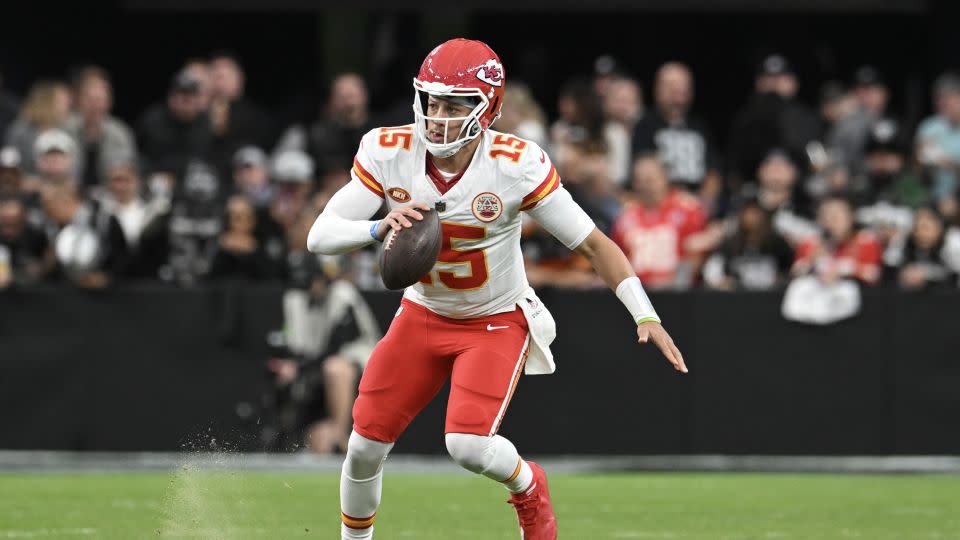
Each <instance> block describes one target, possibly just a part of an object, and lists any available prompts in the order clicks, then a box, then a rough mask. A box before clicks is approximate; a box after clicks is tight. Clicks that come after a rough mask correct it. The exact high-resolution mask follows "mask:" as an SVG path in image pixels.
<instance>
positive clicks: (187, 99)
mask: <svg viewBox="0 0 960 540" xmlns="http://www.w3.org/2000/svg"><path fill="white" fill-rule="evenodd" d="M200 91H201V87H200V81H199V80H197V79H196V78H195V77H194V76H193V75H192V74H191V73H190V72H189V71H186V70H184V71H181V72H180V73H178V74H177V75H176V76H175V77H174V78H173V80H172V81H171V83H170V89H169V91H168V93H167V101H166V103H157V104H154V105H152V106H151V107H150V108H148V109H147V111H146V112H145V113H144V114H143V116H142V117H141V118H140V122H139V123H138V128H137V141H138V142H139V143H140V145H141V154H142V158H143V168H144V172H145V173H146V174H148V175H150V174H162V175H164V176H165V177H167V178H168V179H170V180H176V179H179V178H181V177H182V176H183V174H184V172H185V171H186V167H187V163H188V162H189V161H190V160H191V159H192V158H205V157H207V154H208V153H209V150H210V144H211V140H212V137H213V134H212V133H211V131H210V120H209V118H208V117H207V113H206V112H205V111H204V110H203V101H202V96H201V94H200Z"/></svg>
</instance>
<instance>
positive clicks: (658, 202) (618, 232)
mask: <svg viewBox="0 0 960 540" xmlns="http://www.w3.org/2000/svg"><path fill="white" fill-rule="evenodd" d="M632 188H633V194H632V197H631V199H630V200H629V202H628V203H627V204H626V206H624V209H623V212H622V213H621V214H620V216H619V217H618V218H617V220H616V222H614V224H613V230H612V231H611V238H612V239H613V240H614V241H615V242H616V243H617V244H619V245H620V247H621V248H623V251H624V253H625V254H626V255H627V258H628V259H629V260H630V263H631V264H632V265H633V269H634V271H635V272H636V273H637V275H638V276H639V277H640V279H641V281H643V283H644V285H646V286H649V287H651V288H668V287H672V288H679V289H685V288H689V287H690V286H691V285H693V281H694V277H695V276H696V275H697V274H698V273H699V265H700V263H701V262H702V260H701V259H702V254H700V253H698V252H696V251H694V250H693V249H691V248H690V247H689V243H690V241H691V239H692V238H693V237H694V236H695V235H696V234H697V233H701V232H703V231H704V230H705V228H706V221H707V217H706V211H705V209H704V207H703V205H702V204H701V203H700V201H699V200H698V199H697V198H696V197H694V196H692V195H690V194H689V193H687V192H686V191H684V190H682V189H678V188H673V187H671V186H670V181H669V178H668V176H667V171H666V168H665V167H664V165H663V163H662V162H661V161H660V159H659V158H658V157H657V156H656V155H655V154H640V156H639V157H637V159H636V161H635V162H634V166H633V182H632Z"/></svg>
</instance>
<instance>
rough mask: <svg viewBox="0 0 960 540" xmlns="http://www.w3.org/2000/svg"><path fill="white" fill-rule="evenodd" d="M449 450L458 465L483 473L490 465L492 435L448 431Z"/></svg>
mask: <svg viewBox="0 0 960 540" xmlns="http://www.w3.org/2000/svg"><path fill="white" fill-rule="evenodd" d="M446 443H447V452H449V453H450V457H452V458H453V460H454V461H456V462H457V464H458V465H460V466H461V467H463V468H464V469H467V470H468V471H471V472H475V473H477V474H482V473H483V472H484V471H485V470H486V469H487V467H488V466H489V461H490V452H489V450H490V437H484V436H482V435H473V434H470V433H447V436H446Z"/></svg>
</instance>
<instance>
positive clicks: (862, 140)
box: [826, 66, 890, 175]
mask: <svg viewBox="0 0 960 540" xmlns="http://www.w3.org/2000/svg"><path fill="white" fill-rule="evenodd" d="M850 97H851V98H852V100H853V107H852V108H851V110H850V111H849V114H846V115H844V116H843V118H841V119H839V120H838V121H837V122H836V124H835V126H834V128H833V129H832V130H831V132H830V134H829V135H828V137H827V140H826V143H827V146H828V147H829V148H830V151H831V152H832V154H833V156H834V159H835V161H837V162H839V163H841V164H843V165H844V166H845V167H847V169H848V170H849V171H850V172H851V174H854V175H857V174H860V173H862V172H863V169H864V165H865V164H864V157H865V154H864V152H865V150H866V145H867V142H868V140H869V139H870V136H871V135H870V133H871V131H872V130H873V127H874V125H875V124H876V123H877V122H878V121H880V120H881V119H883V118H885V117H886V115H887V114H888V111H887V104H888V103H889V100H890V91H889V89H888V88H887V84H886V81H885V79H884V77H883V75H882V74H881V73H880V71H878V70H877V69H876V68H874V67H873V66H861V67H860V68H859V69H857V70H856V71H855V72H854V74H853V81H852V86H851V91H850Z"/></svg>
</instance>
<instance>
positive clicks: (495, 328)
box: [487, 324, 510, 332]
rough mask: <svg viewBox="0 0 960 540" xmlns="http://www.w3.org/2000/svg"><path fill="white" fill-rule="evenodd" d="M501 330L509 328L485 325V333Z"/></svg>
mask: <svg viewBox="0 0 960 540" xmlns="http://www.w3.org/2000/svg"><path fill="white" fill-rule="evenodd" d="M503 328H510V327H509V326H494V325H492V324H488V325H487V332H493V331H494V330H501V329H503Z"/></svg>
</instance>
